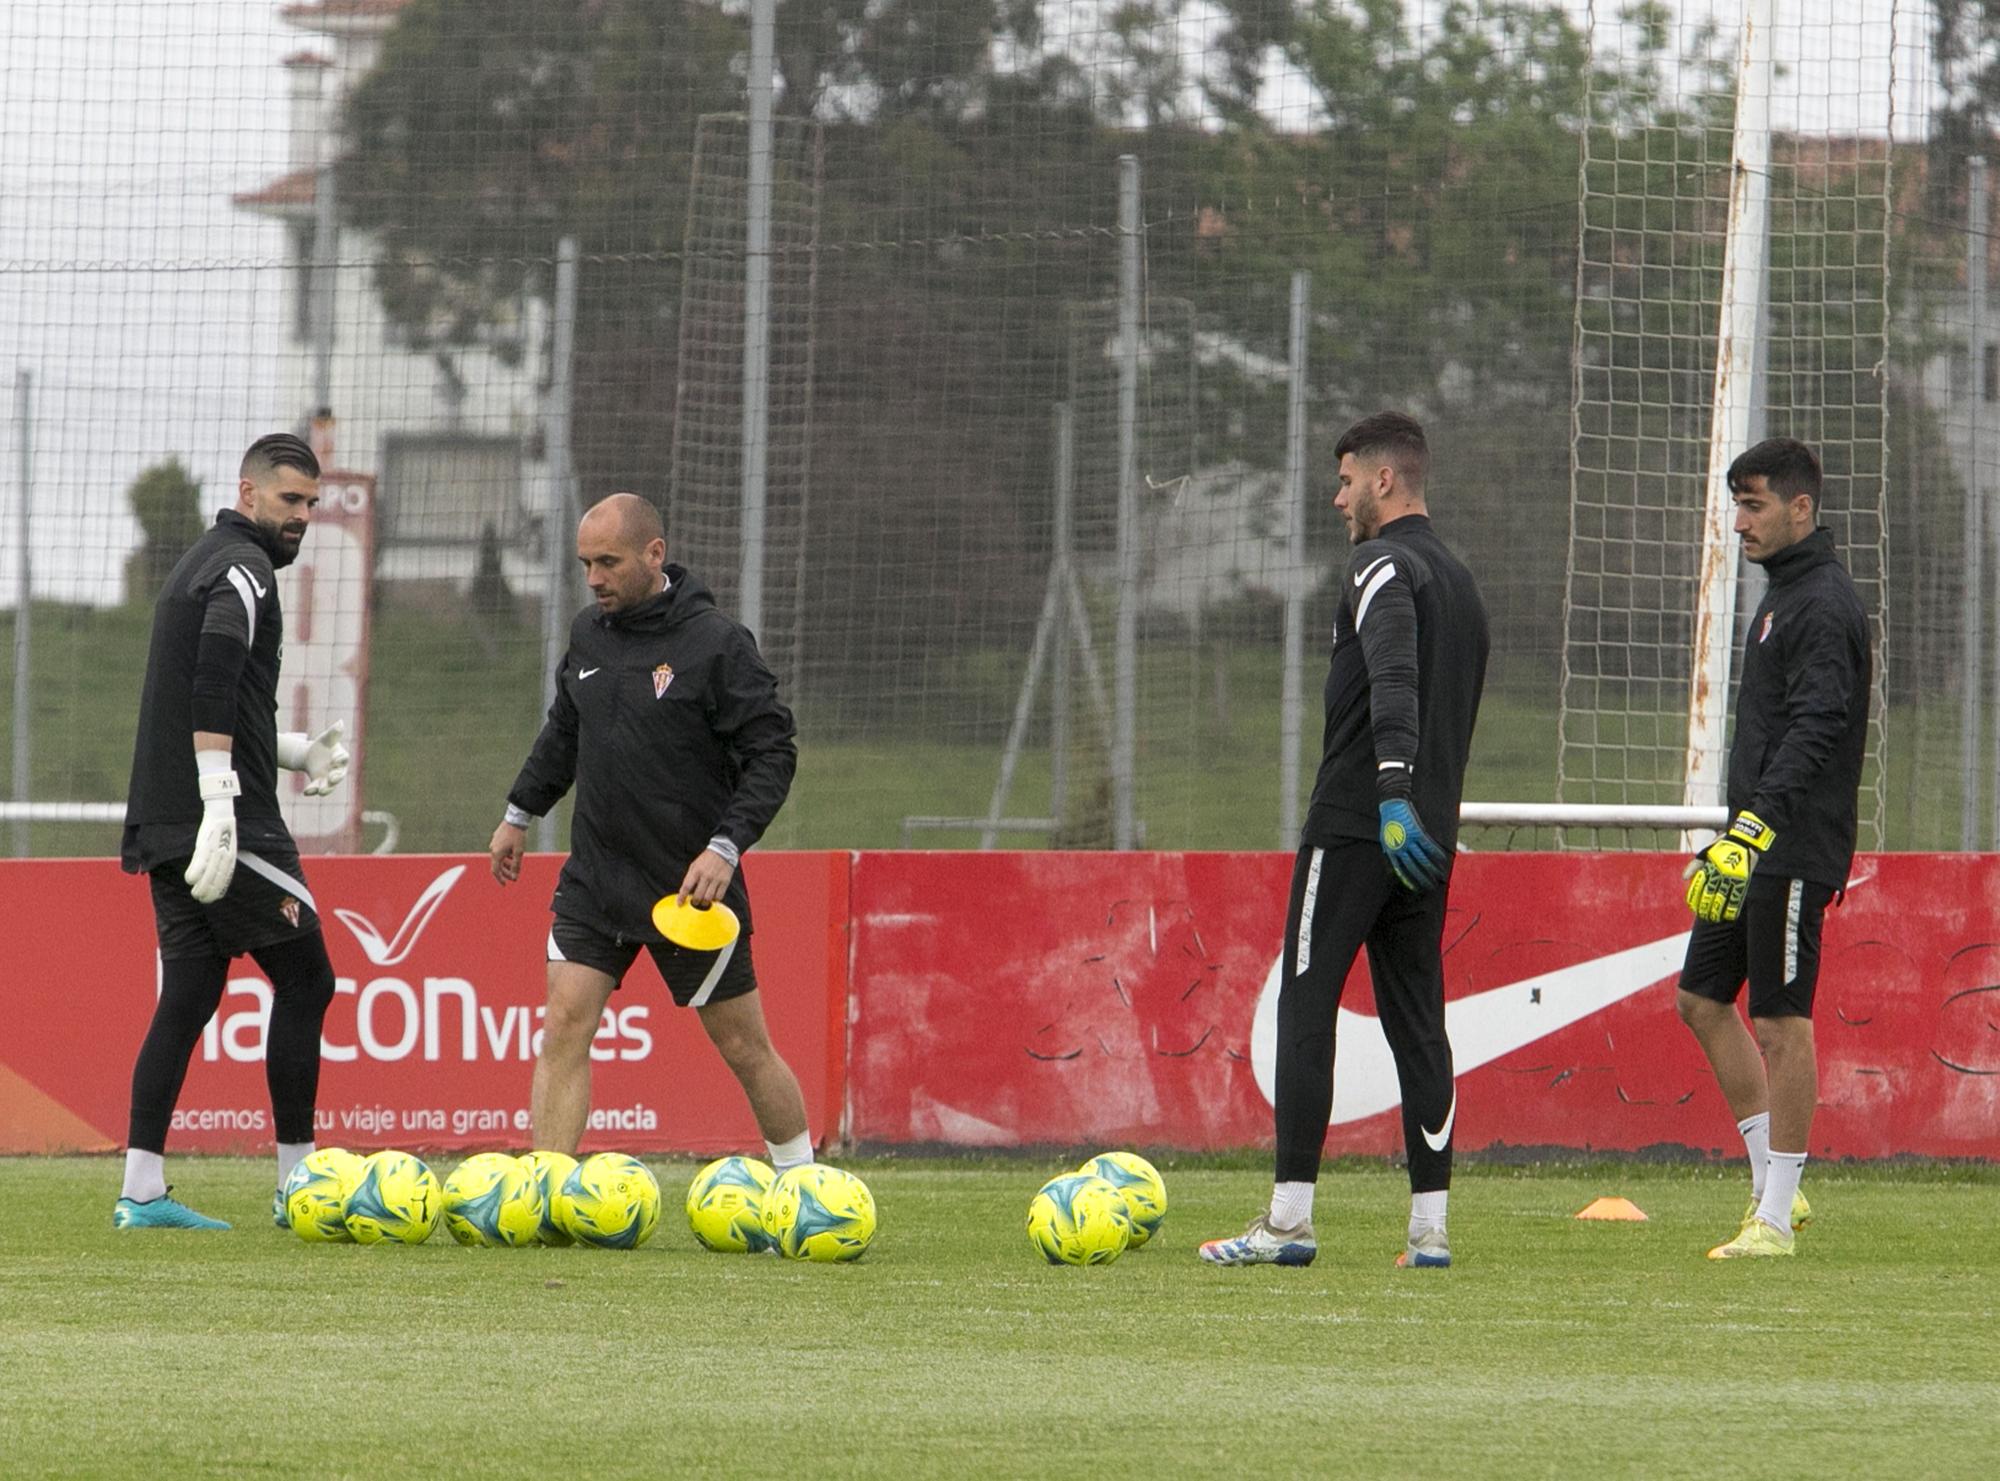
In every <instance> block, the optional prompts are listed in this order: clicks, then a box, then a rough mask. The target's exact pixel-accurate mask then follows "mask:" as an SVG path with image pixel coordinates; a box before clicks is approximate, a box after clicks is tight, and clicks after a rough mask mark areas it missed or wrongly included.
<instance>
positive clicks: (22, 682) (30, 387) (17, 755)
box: [14, 366, 35, 858]
mask: <svg viewBox="0 0 2000 1481" xmlns="http://www.w3.org/2000/svg"><path fill="white" fill-rule="evenodd" d="M34 394H35V393H34V374H33V372H31V371H30V370H28V368H27V367H26V366H23V367H21V368H20V369H19V370H17V371H16V372H15V373H14V426H15V429H16V432H17V436H16V438H15V444H14V445H15V447H16V448H17V449H18V450H19V452H20V464H21V478H20V484H19V486H18V491H17V493H16V495H15V499H14V800H15V801H16V802H26V801H28V793H29V792H30V790H31V781H30V767H29V759H30V750H29V748H30V745H31V743H32V738H31V735H30V732H29V726H28V721H29V718H30V716H29V712H28V668H29V666H30V664H31V663H32V662H33V661H34V652H35V645H34V641H33V638H32V637H31V635H30V631H29V629H30V627H31V625H32V613H33V612H34V606H35V604H34V600H33V598H34V586H33V582H32V577H33V575H34V570H33V563H32V561H31V560H30V559H29V555H28V520H29V517H30V515H31V513H32V511H33V506H34V488H35V482H34V479H35V451H34V430H35V422H34ZM14 854H15V857H17V858H26V857H27V855H28V824H27V822H26V821H25V820H17V821H16V822H15V824H14Z"/></svg>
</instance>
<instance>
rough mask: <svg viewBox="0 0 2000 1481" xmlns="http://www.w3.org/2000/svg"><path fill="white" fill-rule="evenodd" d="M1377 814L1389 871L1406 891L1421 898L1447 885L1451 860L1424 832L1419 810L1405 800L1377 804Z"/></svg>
mask: <svg viewBox="0 0 2000 1481" xmlns="http://www.w3.org/2000/svg"><path fill="white" fill-rule="evenodd" d="M1375 810H1376V813H1377V814H1378V815H1379V816H1380V818H1381V820H1382V828H1381V832H1380V833H1379V834H1377V837H1378V838H1379V840H1380V841H1381V844H1382V852H1383V853H1385V854H1387V855H1388V856H1389V867H1390V869H1392V870H1394V871H1395V874H1396V878H1397V879H1398V880H1400V881H1402V885H1403V888H1404V889H1406V890H1409V891H1411V892H1412V893H1414V894H1418V895H1421V894H1424V893H1425V892H1426V891H1429V890H1434V889H1436V888H1437V887H1438V886H1439V885H1441V884H1443V883H1444V882H1445V877H1446V875H1447V874H1448V873H1449V872H1450V865H1451V856H1450V855H1449V854H1447V853H1446V852H1445V851H1444V850H1443V849H1442V848H1440V847H1439V846H1438V843H1437V840H1436V839H1434V838H1432V837H1431V836H1430V834H1428V833H1426V832H1425V831H1424V824H1423V819H1421V818H1419V817H1418V816H1417V810H1416V809H1415V808H1414V807H1412V806H1410V804H1409V802H1408V801H1407V800H1405V799H1404V798H1401V797H1392V798H1390V799H1389V800H1388V801H1387V802H1381V803H1377V804H1376V808H1375Z"/></svg>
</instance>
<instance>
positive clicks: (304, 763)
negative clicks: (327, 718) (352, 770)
mask: <svg viewBox="0 0 2000 1481" xmlns="http://www.w3.org/2000/svg"><path fill="white" fill-rule="evenodd" d="M346 729H347V722H346V721H345V720H336V721H334V722H333V723H332V724H331V725H329V726H327V727H326V729H324V730H322V731H321V732H320V733H319V734H318V735H307V734H306V732H305V731H303V730H286V731H281V732H280V733H279V735H278V765H280V766H282V767H284V768H285V770H286V771H302V772H304V773H305V774H306V796H308V797H324V796H326V794H327V793H329V792H331V791H332V790H333V789H334V788H335V787H337V786H339V785H340V784H341V783H342V782H344V781H346V780H347V764H348V762H349V761H351V760H353V757H351V756H350V755H348V752H347V747H346V746H344V745H342V744H341V739H340V738H341V735H342V734H343V733H344V732H345V731H346Z"/></svg>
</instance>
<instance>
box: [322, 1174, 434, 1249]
mask: <svg viewBox="0 0 2000 1481" xmlns="http://www.w3.org/2000/svg"><path fill="white" fill-rule="evenodd" d="M343 1211H344V1216H345V1218H346V1220H347V1232H348V1233H349V1234H351V1235H353V1236H354V1239H355V1242H356V1243H358V1244H383V1243H392V1244H422V1243H423V1242H424V1241H425V1240H427V1239H429V1238H430V1237H431V1231H432V1230H433V1229H435V1228H437V1223H438V1218H439V1217H440V1215H442V1214H443V1212H444V1193H443V1190H441V1189H440V1188H439V1187H438V1180H437V1174H435V1173H433V1172H432V1171H431V1170H430V1169H429V1168H428V1167H426V1166H425V1165H424V1163H423V1159H421V1158H419V1157H412V1156H411V1155H410V1154H409V1153H408V1152H377V1153H375V1154H374V1155H373V1156H371V1157H369V1158H368V1159H367V1160H366V1161H364V1162H363V1163H362V1164H361V1177H360V1180H359V1181H358V1182H356V1183H355V1185H354V1188H353V1190H352V1191H351V1192H350V1193H349V1194H348V1195H347V1202H346V1204H345V1205H344V1210H343Z"/></svg>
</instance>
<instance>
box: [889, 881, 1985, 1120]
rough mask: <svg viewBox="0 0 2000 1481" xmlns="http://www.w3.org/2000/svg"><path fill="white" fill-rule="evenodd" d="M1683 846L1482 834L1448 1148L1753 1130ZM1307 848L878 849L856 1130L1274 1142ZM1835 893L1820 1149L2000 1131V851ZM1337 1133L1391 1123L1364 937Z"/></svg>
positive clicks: (1451, 934)
mask: <svg viewBox="0 0 2000 1481" xmlns="http://www.w3.org/2000/svg"><path fill="white" fill-rule="evenodd" d="M1681 866H1682V861H1681V860H1680V859H1678V858H1674V857H1664V856H1658V855H1648V856H1639V855H1627V854H1620V855H1597V856H1592V855H1578V854H1565V855H1521V854H1510V855H1505V856H1500V855H1468V856H1466V857H1464V858H1461V859H1460V860H1459V863H1458V867H1457V872H1456V874H1455V876H1454V879H1453V883H1452V901H1451V910H1450V913H1449V916H1448V919H1447V924H1446V928H1445V984H1446V986H1445V991H1446V998H1447V1025H1448V1028H1449V1031H1450V1034H1451V1039H1452V1044H1453V1050H1454V1055H1455V1059H1456V1064H1457V1069H1458V1074H1459V1092H1460V1093H1459V1101H1458V1123H1457V1125H1458V1145H1459V1146H1460V1147H1461V1148H1465V1149H1479V1148H1485V1147H1491V1146H1496V1145H1502V1144H1505V1145H1512V1146H1530V1147H1533V1146H1551V1147H1565V1148H1577V1149H1593V1150H1612V1151H1635V1150H1639V1149H1642V1148H1647V1147H1652V1146H1655V1145H1661V1144H1665V1145H1671V1146H1676V1147H1693V1148H1700V1149H1708V1150H1716V1151H1724V1152H1735V1151H1740V1148H1738V1147H1737V1146H1736V1144H1735V1129H1734V1125H1733V1122H1732V1119H1731V1117H1730V1115H1729V1112H1728V1110H1727V1108H1726V1106H1725V1105H1724V1103H1723V1101H1722V1097H1721V1094H1720V1092H1719V1091H1718V1089H1717V1088H1716V1084H1715V1079H1714V1076H1713V1075H1712V1074H1711V1073H1710V1072H1709V1069H1708V1066H1707V1064H1706V1062H1705V1061H1704V1059H1703V1058H1702V1056H1701V1053H1700V1051H1699V1049H1698V1048H1697V1047H1696V1045H1695V1043H1694V1040H1693V1038H1692V1036H1691V1035H1690V1034H1689V1033H1688V1031H1687V1030H1686V1028H1684V1027H1683V1026H1682V1025H1681V1023H1680V1021H1679V1019H1678V1018H1677V1017H1676V1016H1675V1013H1674V1008H1673V996H1674V982H1675V978H1676V977H1677V975H1678V972H1679V968H1680V964H1681V959H1682V955H1683V951H1684V949H1685V941H1686V934H1687V930H1688V915H1687V910H1686V907H1685V906H1684V905H1683V904H1682V903H1681V889H1682V886H1681V883H1680V870H1681ZM1290 868H1291V861H1290V859H1289V858H1288V857H1284V856H1278V855H1265V854H1254V855H1253V854H1184V855H1176V854H1151V855H1123V856H1120V855H1109V854H1024V853H994V854H965V855H953V856H939V855H935V854H928V855H910V854H901V855H899V854H864V855H861V856H860V857H859V858H858V859H857V861H856V866H855V874H854V884H853V909H854V975H853V990H854V994H855V1007H854V1031H853V1038H852V1043H851V1049H850V1052H851V1055H852V1064H851V1069H850V1074H849V1086H850V1090H849V1094H850V1098H851V1120H850V1131H851V1134H852V1135H853V1136H854V1137H855V1138H856V1139H858V1140H860V1141H863V1142H885V1143H902V1144H918V1143H944V1144H949V1145H954V1146H1009V1147H1011V1146H1021V1145H1032V1144H1036V1143H1056V1144H1061V1145H1064V1146H1074V1145H1079V1144H1083V1145H1099V1144H1102V1145H1117V1144H1125V1145H1133V1144H1138V1145H1167V1146H1176V1147H1183V1148H1219V1147H1239V1146H1245V1145H1259V1144H1261V1145H1269V1142H1270V1138H1271V1110H1270V1093H1271V1088H1272V1059H1273V1048H1274V1041H1275V1028H1276V1022H1275V1018H1276V1015H1275V1006H1276V996H1275V994H1276V988H1277V965H1278V963H1277V959H1278V950H1279V937H1280V934H1281V932H1282V929H1283V924H1284V911H1285V892H1286V887H1287V883H1288V880H1289V875H1290ZM1855 874H1856V878H1855V883H1854V885H1853V887H1852V888H1851V889H1850V890H1849V892H1848V895H1847V899H1846V902H1845V904H1843V905H1842V906H1840V907H1839V908H1837V909H1835V910H1832V911H1830V912H1829V913H1828V915H1827V921H1826V928H1825V945H1824V958H1823V965H1822V968H1821V974H1820V986H1819V996H1818V1005H1817V1009H1816V1013H1815V1018H1816V1023H1817V1032H1818V1042H1819V1062H1820V1101H1821V1104H1820V1110H1819V1114H1818V1116H1817V1118H1816V1120H1815V1122H1814V1126H1813V1138H1812V1150H1813V1152H1814V1153H1816V1154H1818V1155H1822V1156H1825V1155H1833V1156H1847V1157H1879V1156H1885V1155H1890V1154H1895V1153H1917V1154H1922V1155H1928V1156H1949V1157H2000V987H1996V986H1995V985H1994V984H1996V983H2000V942H1994V941H1992V940H1991V939H1990V938H1991V937H1992V935H1993V934H1994V933H1993V926H1994V919H1995V912H1994V902H1995V900H1996V897H2000V859H1995V858H1992V857H1987V856H1967V855H1929V856H1917V855H1881V856H1871V857H1868V858H1864V859H1862V860H1860V861H1858V862H1857V865H1856V870H1855ZM1337 1035H1338V1038H1337V1048H1336V1057H1335V1065H1336V1068H1335V1075H1334V1085H1335V1098H1334V1108H1333V1119H1332V1125H1331V1127H1330V1128H1329V1132H1328V1138H1327V1145H1328V1148H1329V1150H1330V1151H1333V1152H1355V1153H1367V1154H1382V1153H1389V1152H1392V1151H1396V1150H1398V1149H1399V1148H1400V1143H1401V1127H1400V1122H1399V1118H1398V1115H1397V1110H1396V1108H1397V1106H1398V1105H1399V1103H1400V1097H1399V1094H1398V1091H1397V1086H1396V1080H1395V1071H1394V1065H1393V1062H1392V1061H1391V1060H1390V1058H1389V1054H1388V1048H1387V1045H1386V1042H1385V1041H1384V1040H1383V1037H1382V1032H1381V1028H1380V1024H1379V1021H1378V1020H1377V1019H1376V1018H1375V1017H1374V1003H1373V999H1372V996H1371V993H1370V990H1369V985H1368V977H1367V969H1366V963H1365V958H1364V959H1363V960H1362V961H1361V962H1360V963H1357V966H1356V970H1355V972H1354V973H1353V975H1352V977H1351V978H1350V980H1349V983H1348V989H1347V992H1346V995H1345V998H1344V1001H1343V1003H1342V1011H1341V1015H1340V1021H1339V1025H1338V1029H1337Z"/></svg>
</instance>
